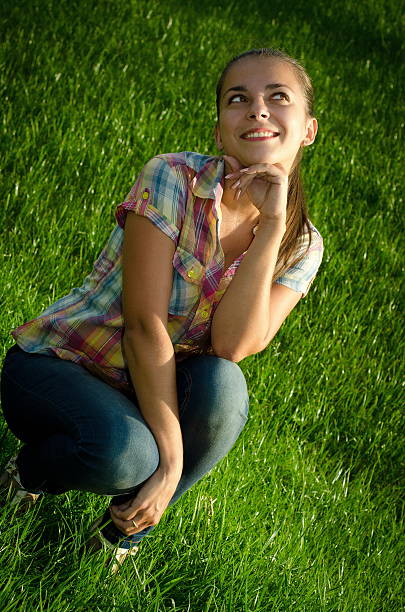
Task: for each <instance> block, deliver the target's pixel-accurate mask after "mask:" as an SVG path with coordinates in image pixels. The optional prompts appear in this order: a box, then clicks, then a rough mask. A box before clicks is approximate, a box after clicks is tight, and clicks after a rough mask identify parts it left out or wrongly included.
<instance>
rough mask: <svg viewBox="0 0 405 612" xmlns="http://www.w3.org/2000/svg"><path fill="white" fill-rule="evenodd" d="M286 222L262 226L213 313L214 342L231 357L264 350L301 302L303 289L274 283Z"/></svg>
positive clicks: (217, 351)
mask: <svg viewBox="0 0 405 612" xmlns="http://www.w3.org/2000/svg"><path fill="white" fill-rule="evenodd" d="M283 233H284V229H283V226H278V225H277V224H275V223H264V222H263V221H262V220H261V221H260V225H259V229H258V231H257V233H256V236H255V238H254V240H253V242H252V244H251V245H250V247H249V249H248V251H247V253H246V254H245V256H244V258H243V261H242V262H241V264H240V266H239V268H238V270H237V272H236V273H235V276H234V278H233V279H232V282H231V283H230V285H229V286H228V288H227V290H226V292H225V294H224V296H223V298H222V299H221V301H220V303H219V305H218V307H217V309H216V311H215V315H214V317H213V321H212V328H211V344H212V347H213V350H214V352H215V354H216V355H218V356H220V357H224V358H225V359H229V360H230V361H236V362H237V361H241V360H242V359H244V358H245V357H247V356H249V355H252V354H254V353H258V352H260V351H262V350H263V349H264V348H265V347H266V346H267V345H268V343H269V342H270V341H271V340H272V338H273V337H274V335H275V334H276V332H277V331H278V329H279V327H280V326H281V324H282V323H283V321H284V320H285V319H286V318H287V316H288V315H289V313H290V312H291V311H292V309H293V308H294V306H296V304H297V303H298V302H299V300H300V298H301V293H298V292H297V291H293V290H292V289H290V288H288V287H285V286H283V285H279V284H277V283H272V279H273V274H274V268H275V265H276V262H277V255H278V250H279V248H280V244H281V239H282V237H283Z"/></svg>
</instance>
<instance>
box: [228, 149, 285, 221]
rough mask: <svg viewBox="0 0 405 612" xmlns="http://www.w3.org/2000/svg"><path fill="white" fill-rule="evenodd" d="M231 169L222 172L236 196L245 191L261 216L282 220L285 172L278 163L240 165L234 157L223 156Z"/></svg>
mask: <svg viewBox="0 0 405 612" xmlns="http://www.w3.org/2000/svg"><path fill="white" fill-rule="evenodd" d="M224 159H225V161H226V162H228V164H229V166H230V167H231V169H232V172H231V173H228V174H227V175H226V177H225V178H226V179H230V180H231V189H234V190H235V197H236V199H239V198H240V197H241V196H242V195H243V194H245V193H246V194H247V195H248V197H249V199H250V200H251V201H252V203H253V204H254V205H255V206H256V208H257V209H258V210H259V211H260V213H261V218H264V219H266V220H267V219H268V220H271V221H281V222H284V223H285V219H286V209H287V194H288V173H287V172H286V170H285V169H284V168H283V167H282V166H281V164H266V163H263V164H254V165H252V166H249V167H247V168H244V167H243V166H242V165H241V164H240V163H239V161H238V160H237V159H236V158H235V157H231V156H229V155H224Z"/></svg>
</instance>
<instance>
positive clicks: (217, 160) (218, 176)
mask: <svg viewBox="0 0 405 612" xmlns="http://www.w3.org/2000/svg"><path fill="white" fill-rule="evenodd" d="M223 176H224V160H223V158H222V157H211V158H210V159H209V160H208V161H207V162H206V163H205V164H204V165H203V167H202V168H201V170H200V171H199V172H197V174H196V175H195V177H194V178H193V180H192V182H191V191H192V192H193V194H194V195H195V196H197V197H198V198H211V199H213V200H215V199H216V198H217V197H218V191H219V190H220V191H221V193H222V189H223V187H222V180H223Z"/></svg>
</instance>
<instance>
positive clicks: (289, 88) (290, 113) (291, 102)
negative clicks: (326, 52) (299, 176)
mask: <svg viewBox="0 0 405 612" xmlns="http://www.w3.org/2000/svg"><path fill="white" fill-rule="evenodd" d="M219 109H220V111H219V120H218V124H217V128H216V139H217V144H218V146H219V148H221V149H223V150H224V153H225V154H226V155H231V156H232V157H236V159H237V160H238V161H239V162H240V163H241V164H242V165H243V166H245V167H246V166H250V165H252V164H257V163H269V164H281V165H282V166H283V167H284V169H285V170H286V171H287V172H290V170H291V167H292V164H293V162H294V159H295V157H296V155H297V153H298V150H299V149H300V147H301V146H306V145H309V144H312V142H313V141H314V139H315V136H316V131H317V122H316V119H314V118H312V117H308V116H307V111H306V102H305V98H304V94H303V91H302V86H301V84H300V82H299V81H298V79H297V77H296V76H295V72H294V69H293V68H292V67H291V66H290V65H289V64H287V63H286V62H283V61H282V60H281V61H280V60H278V59H276V58H274V59H273V58H268V57H254V56H253V57H245V58H243V59H241V60H239V61H237V62H236V63H235V64H233V66H231V68H230V69H229V70H228V72H227V74H226V77H225V80H224V83H223V87H222V91H221V97H220V103H219Z"/></svg>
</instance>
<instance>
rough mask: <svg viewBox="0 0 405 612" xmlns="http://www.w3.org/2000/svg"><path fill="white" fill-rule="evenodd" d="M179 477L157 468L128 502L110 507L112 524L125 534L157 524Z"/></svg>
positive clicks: (131, 533)
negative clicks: (168, 474) (164, 472)
mask: <svg viewBox="0 0 405 612" xmlns="http://www.w3.org/2000/svg"><path fill="white" fill-rule="evenodd" d="M179 479H180V478H179V477H170V476H167V475H166V474H163V473H162V472H161V471H160V470H159V468H158V469H157V470H156V472H155V473H154V474H152V476H151V477H150V478H149V479H148V480H147V481H146V482H145V484H144V485H143V487H142V488H141V490H140V491H139V492H138V494H137V495H136V497H134V498H133V499H132V500H131V501H130V502H127V503H126V504H123V505H121V506H111V507H110V513H111V518H112V520H113V522H114V524H115V525H116V526H117V527H118V529H119V530H120V531H122V532H123V533H125V534H126V535H133V534H134V533H138V532H139V531H142V530H143V529H145V528H146V527H150V526H151V525H157V524H158V522H159V521H160V519H161V517H162V514H163V512H164V511H165V510H166V508H167V506H168V504H169V502H170V500H171V498H172V497H173V494H174V492H175V490H176V488H177V485H178V482H179ZM135 524H136V525H135Z"/></svg>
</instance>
